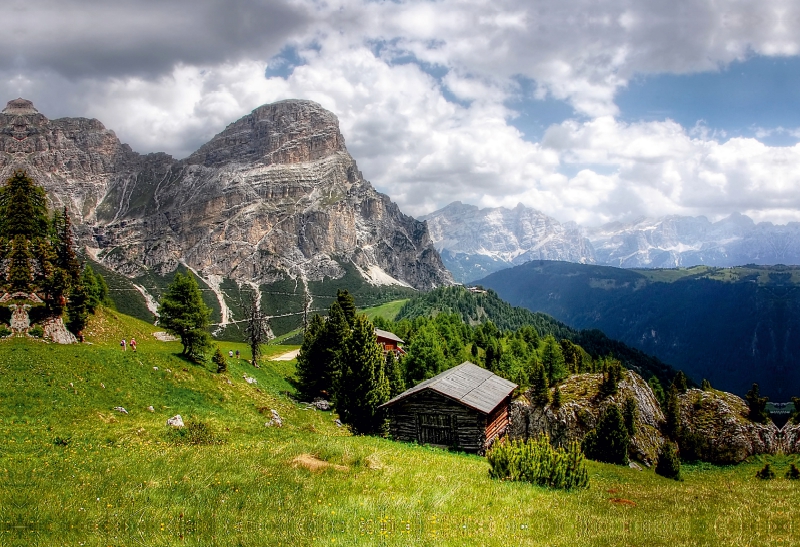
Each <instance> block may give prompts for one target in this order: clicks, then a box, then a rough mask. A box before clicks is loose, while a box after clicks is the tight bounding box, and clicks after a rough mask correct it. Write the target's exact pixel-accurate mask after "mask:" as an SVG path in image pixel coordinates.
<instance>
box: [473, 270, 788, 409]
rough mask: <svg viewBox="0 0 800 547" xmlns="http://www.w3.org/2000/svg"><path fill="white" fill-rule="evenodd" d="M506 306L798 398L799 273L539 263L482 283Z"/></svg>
mask: <svg viewBox="0 0 800 547" xmlns="http://www.w3.org/2000/svg"><path fill="white" fill-rule="evenodd" d="M481 283H482V284H483V285H485V286H487V287H491V288H492V289H494V290H496V291H497V293H498V294H499V295H500V297H501V298H503V299H505V300H508V301H509V302H511V303H512V304H514V305H517V306H523V307H525V308H527V309H529V310H533V311H539V312H544V313H547V314H550V315H552V316H553V317H555V318H557V319H558V320H560V321H563V322H564V323H566V324H568V325H570V326H572V327H575V328H577V329H599V330H601V331H603V332H604V333H605V334H607V335H608V336H609V337H610V338H613V339H617V340H620V341H622V342H624V343H626V344H628V345H630V346H632V347H635V348H637V349H639V350H641V351H644V352H645V353H648V354H651V355H655V356H656V357H658V358H660V359H662V360H664V361H665V362H667V363H669V364H671V365H673V366H674V367H676V368H680V369H682V370H684V371H685V372H686V373H687V374H689V375H690V376H691V377H692V378H693V379H694V380H695V381H696V382H700V381H701V380H702V379H703V378H707V379H708V380H710V381H711V383H712V384H713V385H714V386H716V387H719V388H720V389H723V390H726V391H732V392H734V393H737V394H739V395H744V393H745V392H747V390H748V389H750V386H751V385H752V384H753V382H757V383H758V384H759V385H760V386H761V390H762V393H764V394H767V395H769V396H770V398H771V399H772V400H774V401H788V400H789V399H790V397H792V396H797V394H798V393H800V368H798V367H797V366H796V365H795V363H797V361H798V359H800V267H796V266H743V267H738V268H712V267H707V266H698V267H695V268H679V269H673V270H670V269H657V270H623V269H619V268H610V267H606V266H591V265H582V264H571V263H567V262H552V261H535V262H530V263H528V264H524V265H522V266H518V267H515V268H511V269H508V270H503V271H501V272H497V273H495V274H492V275H490V276H489V277H487V278H485V279H484V280H482V281H481Z"/></svg>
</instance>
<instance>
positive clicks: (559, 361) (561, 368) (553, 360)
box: [542, 335, 567, 385]
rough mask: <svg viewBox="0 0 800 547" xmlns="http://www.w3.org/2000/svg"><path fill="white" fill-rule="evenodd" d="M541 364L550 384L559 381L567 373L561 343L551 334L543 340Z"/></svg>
mask: <svg viewBox="0 0 800 547" xmlns="http://www.w3.org/2000/svg"><path fill="white" fill-rule="evenodd" d="M542 365H544V370H545V372H547V381H548V382H550V384H551V385H553V384H555V383H556V382H558V381H560V380H561V379H562V378H564V377H565V376H566V375H567V366H566V364H565V363H564V354H563V352H562V351H561V345H560V344H559V343H558V342H557V341H556V339H555V337H554V336H552V335H548V336H546V337H545V339H544V341H543V347H542Z"/></svg>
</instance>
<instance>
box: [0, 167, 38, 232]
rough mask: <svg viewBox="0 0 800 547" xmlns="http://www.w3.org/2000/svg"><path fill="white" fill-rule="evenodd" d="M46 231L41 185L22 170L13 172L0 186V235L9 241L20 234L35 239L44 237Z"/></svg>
mask: <svg viewBox="0 0 800 547" xmlns="http://www.w3.org/2000/svg"><path fill="white" fill-rule="evenodd" d="M49 231H50V220H49V218H48V215H47V194H45V191H44V188H42V187H41V186H38V185H37V184H36V183H35V182H34V181H33V179H31V178H30V177H28V175H27V174H26V173H25V172H24V171H15V172H14V174H13V175H12V176H11V177H10V178H9V179H8V180H7V181H6V184H5V186H3V187H2V188H0V238H4V239H6V240H12V239H14V238H15V237H16V236H19V235H21V236H22V237H23V238H24V239H26V240H28V241H30V242H34V241H35V240H37V239H47V235H48V232H49Z"/></svg>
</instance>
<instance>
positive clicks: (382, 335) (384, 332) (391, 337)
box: [375, 329, 404, 344]
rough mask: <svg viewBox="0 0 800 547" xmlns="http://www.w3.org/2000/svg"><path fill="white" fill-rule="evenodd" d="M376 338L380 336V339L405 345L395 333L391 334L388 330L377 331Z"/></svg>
mask: <svg viewBox="0 0 800 547" xmlns="http://www.w3.org/2000/svg"><path fill="white" fill-rule="evenodd" d="M375 336H378V337H379V338H387V339H389V340H394V341H395V342H398V343H400V344H403V343H404V342H403V340H402V339H400V337H399V336H397V335H396V334H394V333H393V332H389V331H388V330H381V329H375Z"/></svg>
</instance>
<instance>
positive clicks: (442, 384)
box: [381, 361, 517, 414]
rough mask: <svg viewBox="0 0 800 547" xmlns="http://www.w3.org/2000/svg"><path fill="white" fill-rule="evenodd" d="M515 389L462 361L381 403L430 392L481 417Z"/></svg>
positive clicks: (515, 385) (473, 365) (503, 380)
mask: <svg viewBox="0 0 800 547" xmlns="http://www.w3.org/2000/svg"><path fill="white" fill-rule="evenodd" d="M516 388H517V384H515V383H513V382H509V381H508V380H506V379H505V378H501V377H500V376H498V375H496V374H493V373H491V372H489V371H488V370H486V369H485V368H481V367H479V366H478V365H475V364H473V363H470V362H469V361H465V362H464V363H461V364H460V365H458V366H457V367H453V368H451V369H449V370H446V371H444V372H442V373H441V374H438V375H436V376H434V377H433V378H429V379H428V380H425V381H424V382H421V383H419V384H417V385H416V386H414V387H412V388H411V389H408V390H406V391H404V392H403V393H401V394H400V395H398V396H397V397H395V398H394V399H391V400H389V401H388V402H386V403H384V404H382V405H381V406H389V405H392V404H394V403H396V402H397V401H400V400H401V399H405V398H406V397H408V396H409V395H413V394H414V393H417V392H420V391H422V390H424V389H430V390H431V391H435V392H437V393H440V394H442V395H444V396H445V397H449V398H450V399H453V400H455V401H457V402H459V403H461V404H463V405H464V406H467V407H469V408H472V409H475V410H477V411H478V412H483V413H484V414H491V412H492V411H493V410H494V409H495V408H496V407H497V405H499V404H500V403H502V402H503V400H505V398H506V397H508V395H509V394H510V393H511V392H512V391H514V390H515V389H516Z"/></svg>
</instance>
